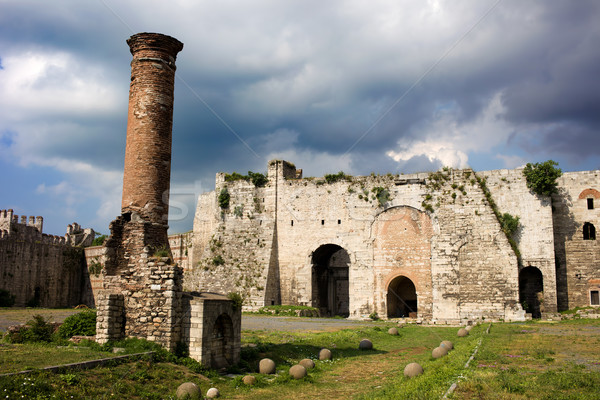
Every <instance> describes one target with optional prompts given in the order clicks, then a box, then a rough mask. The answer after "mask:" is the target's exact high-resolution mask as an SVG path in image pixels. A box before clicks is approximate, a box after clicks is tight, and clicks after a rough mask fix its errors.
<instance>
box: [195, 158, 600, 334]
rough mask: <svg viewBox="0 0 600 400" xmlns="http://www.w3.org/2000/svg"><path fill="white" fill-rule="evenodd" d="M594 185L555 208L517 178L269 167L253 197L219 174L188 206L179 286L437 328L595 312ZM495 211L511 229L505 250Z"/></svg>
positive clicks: (563, 195) (568, 184)
mask: <svg viewBox="0 0 600 400" xmlns="http://www.w3.org/2000/svg"><path fill="white" fill-rule="evenodd" d="M598 173H599V172H598V171H591V172H580V173H566V174H565V175H564V176H563V177H562V178H561V180H560V182H559V186H560V191H559V193H558V194H557V195H555V196H553V198H552V199H551V198H549V197H543V196H542V197H540V196H537V195H534V194H532V193H531V192H530V191H529V189H528V188H527V186H526V181H525V178H524V176H523V173H522V170H521V169H516V170H499V171H485V172H478V173H475V172H474V171H472V170H452V169H447V168H446V169H444V170H442V171H439V172H437V173H433V174H426V173H423V174H414V175H400V176H398V175H391V174H388V175H386V176H367V177H345V176H340V177H338V178H341V179H338V180H337V181H335V179H331V177H330V180H329V182H328V181H327V180H325V179H324V178H319V179H315V178H302V176H301V170H296V168H295V166H293V165H292V164H290V163H288V162H286V161H282V160H273V161H270V162H269V165H268V174H267V175H268V183H267V184H266V185H265V186H264V187H255V186H254V185H253V184H252V183H251V182H250V181H249V180H243V179H241V180H233V181H232V180H231V178H230V177H228V176H227V175H226V174H223V173H219V174H217V178H216V188H215V191H214V192H209V193H205V194H203V195H201V196H200V197H199V200H198V207H197V211H196V216H195V220H194V237H193V255H192V260H191V263H190V265H191V268H190V269H189V270H187V271H186V274H185V278H184V287H185V288H187V289H189V290H204V289H205V288H208V287H211V288H218V290H219V291H220V292H223V293H227V292H231V291H234V292H242V293H243V294H244V295H245V296H246V298H247V302H246V305H245V307H247V308H248V309H256V308H258V307H261V306H264V305H270V304H296V305H310V306H314V307H318V308H319V309H320V310H321V312H322V314H324V315H343V316H349V317H351V318H364V317H366V316H369V315H370V314H372V313H377V314H378V315H379V316H384V317H388V318H394V317H417V318H418V319H421V320H426V321H431V322H434V323H457V322H459V321H464V320H465V319H468V320H472V319H479V318H488V319H505V320H522V319H523V318H524V317H525V314H524V310H523V309H522V305H524V306H525V308H526V309H527V311H528V312H530V313H531V314H533V316H534V317H535V316H540V315H541V313H542V312H545V313H552V312H556V311H557V309H566V308H568V307H575V306H587V305H590V304H597V300H596V301H595V300H594V299H597V290H598V285H599V283H600V280H599V279H600V268H599V262H600V261H599V258H598V245H597V243H598V242H597V241H595V240H591V239H592V237H595V228H594V227H595V226H597V225H598V223H599V221H598V217H599V215H598V211H597V209H596V208H594V207H597V204H596V205H595V206H594V204H593V201H594V200H596V199H597V198H598V197H597V196H598V195H600V192H598V191H597V189H598V186H600V185H599V183H598ZM226 178H227V179H226ZM225 197H226V198H228V200H229V204H228V206H227V207H223V205H224V203H223V202H221V204H220V200H223V199H224V198H225ZM571 199H573V200H571ZM596 201H598V200H596ZM587 207H591V208H587ZM503 213H509V214H511V215H513V216H518V217H519V218H520V226H519V230H518V232H517V233H516V234H515V236H514V240H515V244H516V246H515V247H513V245H511V243H510V240H509V239H510V238H508V237H507V235H506V234H505V233H504V231H503V230H502V227H501V224H500V222H499V219H498V217H497V215H502V214H503ZM586 232H587V233H586ZM586 235H587V236H586ZM584 237H586V238H587V239H585V240H584ZM588 239H590V240H588ZM515 250H516V251H517V252H518V253H517V252H516V251H515ZM555 254H556V256H555ZM594 296H596V297H594Z"/></svg>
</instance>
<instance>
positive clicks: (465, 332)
mask: <svg viewBox="0 0 600 400" xmlns="http://www.w3.org/2000/svg"><path fill="white" fill-rule="evenodd" d="M468 334H469V331H468V330H466V329H465V328H460V329H459V330H458V333H457V335H458V337H465V336H467V335H468Z"/></svg>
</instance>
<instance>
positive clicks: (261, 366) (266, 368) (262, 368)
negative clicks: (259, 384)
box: [258, 358, 275, 375]
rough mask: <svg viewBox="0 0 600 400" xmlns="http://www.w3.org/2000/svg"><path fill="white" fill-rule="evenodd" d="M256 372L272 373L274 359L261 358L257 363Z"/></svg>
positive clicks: (273, 370) (273, 371)
mask: <svg viewBox="0 0 600 400" xmlns="http://www.w3.org/2000/svg"><path fill="white" fill-rule="evenodd" d="M258 372H260V373H261V374H267V375H269V374H274V373H275V361H273V360H271V359H270V358H263V359H262V360H260V362H259V363H258Z"/></svg>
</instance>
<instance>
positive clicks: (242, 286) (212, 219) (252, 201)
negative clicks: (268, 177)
mask: <svg viewBox="0 0 600 400" xmlns="http://www.w3.org/2000/svg"><path fill="white" fill-rule="evenodd" d="M223 189H226V190H227V191H228V193H229V196H230V198H229V205H228V207H223V208H222V207H220V206H219V204H218V196H219V194H220V193H221V191H222V190H223ZM271 193H273V188H272V185H271V183H269V184H267V185H266V187H262V188H257V187H255V186H254V185H253V184H252V183H251V182H247V181H245V180H239V181H234V182H225V180H224V175H223V174H218V175H217V185H216V190H215V191H214V192H210V193H206V194H203V195H201V196H200V198H199V201H198V208H197V211H196V215H195V220H194V226H195V227H196V228H195V232H194V238H193V243H194V256H193V267H191V268H190V269H189V271H187V272H186V274H185V279H184V281H185V286H184V288H185V290H189V291H199V292H215V293H222V294H228V293H231V292H235V293H239V294H241V295H242V296H243V297H244V299H245V302H244V308H245V309H248V310H256V309H258V308H260V307H262V306H264V305H269V304H278V303H279V298H278V290H277V289H278V286H277V285H276V284H275V282H274V279H272V276H273V274H276V269H277V264H276V263H275V264H274V263H273V259H272V250H273V241H274V238H275V235H274V232H275V221H274V219H273V217H272V215H273V209H274V202H273V200H274V199H273V196H270V194H271ZM269 216H270V217H269ZM269 277H271V278H269Z"/></svg>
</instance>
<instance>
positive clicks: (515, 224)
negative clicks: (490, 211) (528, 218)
mask: <svg viewBox="0 0 600 400" xmlns="http://www.w3.org/2000/svg"><path fill="white" fill-rule="evenodd" d="M500 225H501V226H502V230H503V231H504V233H506V235H507V236H513V235H514V234H515V232H516V231H517V229H519V217H513V216H512V215H510V214H509V213H504V214H502V215H501V216H500Z"/></svg>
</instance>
